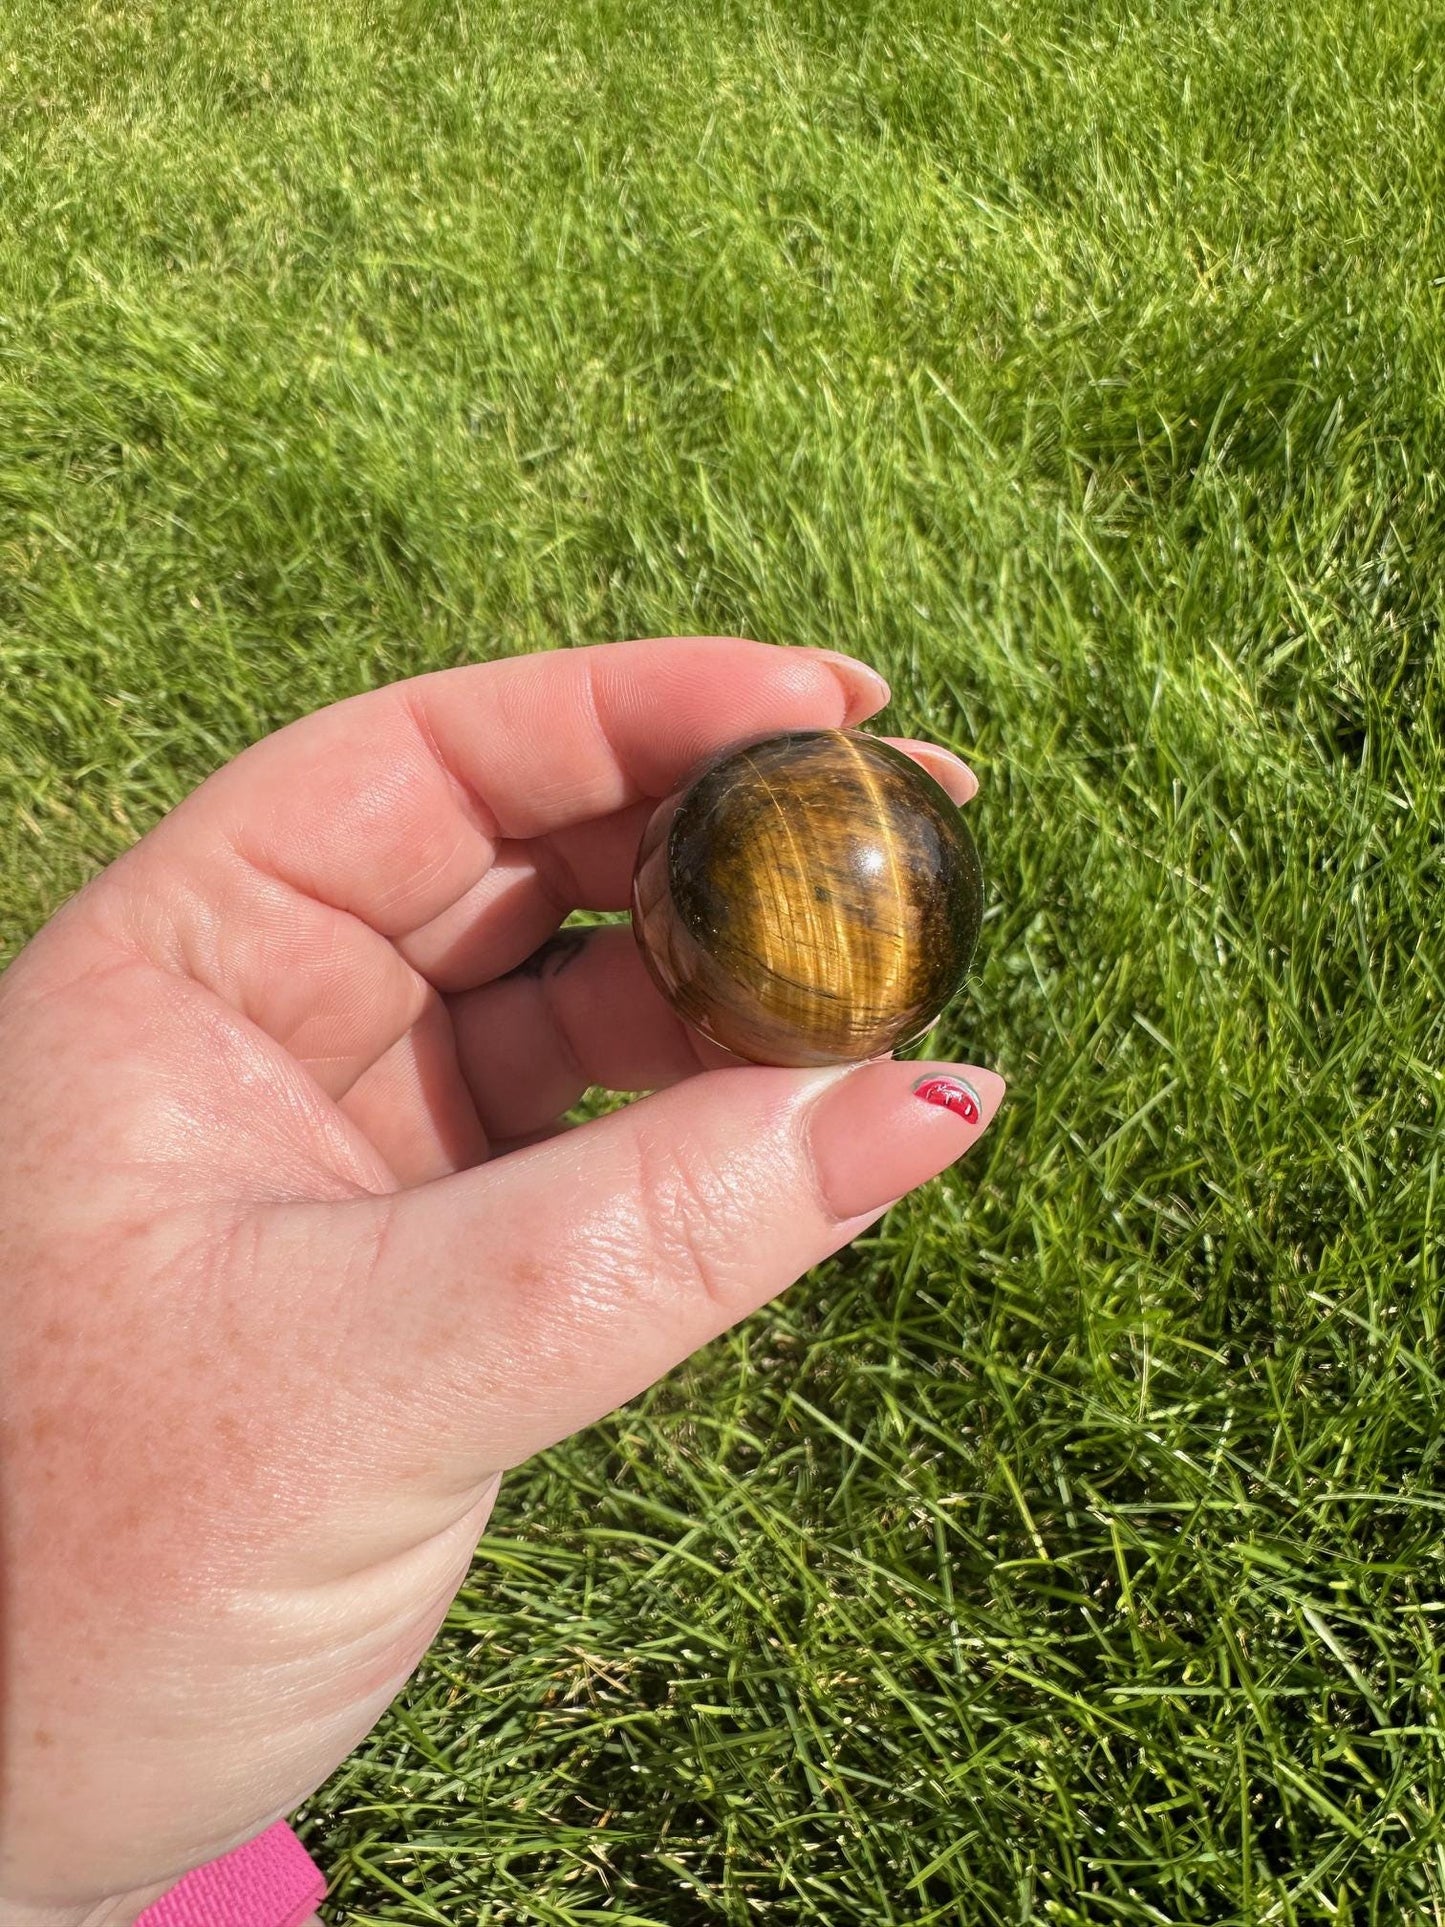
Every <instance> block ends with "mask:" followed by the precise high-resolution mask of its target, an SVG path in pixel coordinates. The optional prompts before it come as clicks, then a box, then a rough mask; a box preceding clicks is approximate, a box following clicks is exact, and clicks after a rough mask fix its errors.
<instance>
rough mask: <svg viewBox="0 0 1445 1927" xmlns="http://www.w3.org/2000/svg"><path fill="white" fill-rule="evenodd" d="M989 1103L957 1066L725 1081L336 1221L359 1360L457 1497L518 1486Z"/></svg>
mask: <svg viewBox="0 0 1445 1927" xmlns="http://www.w3.org/2000/svg"><path fill="white" fill-rule="evenodd" d="M1003 1093H1004V1083H1003V1079H1002V1078H1000V1077H998V1076H996V1075H995V1074H994V1073H993V1072H991V1071H986V1070H981V1069H977V1068H975V1067H973V1066H970V1065H952V1064H920V1063H916V1062H899V1061H895V1060H893V1059H879V1060H874V1061H872V1062H870V1063H866V1064H863V1065H854V1066H849V1067H847V1068H845V1069H842V1070H839V1069H836V1068H834V1069H829V1070H824V1071H798V1070H778V1069H771V1068H765V1067H761V1066H747V1067H729V1068H728V1069H725V1070H717V1071H710V1072H704V1073H703V1074H701V1075H699V1076H696V1077H692V1078H689V1079H687V1080H686V1081H685V1082H683V1083H681V1084H676V1085H673V1086H672V1087H671V1088H669V1089H667V1090H663V1091H657V1092H654V1093H653V1094H652V1095H651V1096H648V1097H644V1098H641V1099H639V1100H638V1101H637V1102H635V1103H633V1104H631V1105H628V1106H627V1107H626V1108H625V1109H623V1110H619V1111H614V1112H613V1113H611V1114H610V1115H609V1116H606V1117H602V1118H598V1119H596V1120H594V1121H593V1122H591V1123H588V1124H583V1125H579V1126H578V1127H577V1128H576V1129H574V1130H571V1131H567V1132H564V1133H562V1134H561V1135H560V1136H558V1137H555V1138H551V1139H549V1140H547V1141H545V1142H544V1143H540V1144H536V1145H532V1146H530V1147H528V1148H526V1149H524V1150H519V1151H514V1152H510V1153H508V1154H507V1155H506V1156H504V1157H500V1158H497V1159H495V1160H494V1161H493V1162H491V1163H489V1164H483V1165H479V1166H477V1167H475V1168H474V1169H471V1170H467V1171H460V1172H457V1173H455V1174H453V1175H451V1176H448V1177H444V1178H440V1179H437V1180H436V1181H434V1182H432V1183H430V1184H425V1185H420V1186H418V1187H416V1188H415V1189H413V1190H409V1191H401V1192H396V1193H393V1194H391V1195H389V1196H387V1197H385V1198H367V1199H360V1200H355V1201H351V1202H348V1203H346V1204H342V1205H339V1206H330V1207H328V1209H329V1210H332V1211H335V1212H337V1213H339V1214H340V1223H341V1226H344V1235H345V1236H346V1237H347V1238H348V1239H349V1240H353V1241H357V1242H353V1243H352V1244H351V1245H350V1248H349V1250H348V1252H347V1253H345V1254H344V1255H343V1262H344V1264H345V1267H346V1275H347V1276H349V1277H350V1278H351V1279H353V1280H356V1279H357V1278H358V1274H359V1276H360V1279H361V1281H362V1282H361V1283H360V1284H359V1285H358V1286H356V1289H357V1290H359V1292H360V1293H361V1294H362V1298H363V1302H362V1303H361V1304H357V1303H356V1302H355V1300H351V1299H349V1300H348V1311H349V1312H352V1313H353V1317H352V1318H350V1319H348V1323H349V1325H350V1328H351V1331H352V1332H353V1333H355V1334H356V1335H357V1336H356V1339H355V1341H354V1344H355V1345H356V1346H357V1347H359V1349H360V1350H361V1351H362V1353H363V1355H365V1354H370V1357H371V1361H372V1364H373V1367H374V1369H375V1372H376V1373H377V1374H380V1375H381V1378H382V1381H383V1383H384V1384H385V1385H386V1386H387V1387H388V1388H389V1389H390V1397H389V1398H388V1404H389V1405H391V1407H392V1411H393V1413H395V1414H396V1415H397V1416H400V1415H401V1414H400V1413H399V1412H398V1409H397V1408H398V1406H403V1407H408V1406H409V1407H410V1409H411V1412H412V1416H413V1420H414V1422H415V1423H416V1424H417V1425H419V1426H420V1427H421V1428H422V1429H423V1430H424V1433H425V1438H424V1440H417V1441H415V1443H416V1444H420V1445H422V1447H423V1460H424V1462H426V1463H429V1464H431V1465H434V1466H435V1467H436V1470H437V1474H438V1476H439V1477H440V1478H441V1479H443V1480H445V1481H446V1482H447V1484H448V1485H449V1486H450V1485H452V1484H453V1483H454V1482H461V1483H465V1482H466V1481H468V1480H469V1479H474V1478H478V1477H481V1476H483V1475H484V1474H486V1473H489V1472H492V1471H498V1470H502V1469H504V1468H506V1467H507V1466H510V1465H515V1464H517V1463H519V1462H520V1461H521V1460H523V1459H525V1458H528V1457H530V1456H531V1454H532V1453H534V1452H536V1451H539V1450H540V1449H542V1448H543V1447H544V1446H547V1445H549V1444H552V1443H553V1442H555V1441H556V1440H557V1439H560V1438H564V1437H566V1436H567V1434H568V1433H570V1432H574V1431H576V1430H577V1429H578V1428H579V1427H581V1426H584V1425H587V1424H590V1423H591V1422H592V1421H593V1420H595V1419H598V1418H600V1417H602V1416H603V1415H604V1414H605V1413H607V1412H610V1411H612V1410H613V1409H614V1408H615V1407H616V1406H618V1405H620V1404H622V1403H623V1402H624V1401H625V1400H627V1399H629V1398H631V1397H633V1396H635V1395H636V1394H637V1393H638V1392H640V1391H641V1390H642V1389H643V1388H644V1387H645V1386H647V1385H650V1384H651V1383H652V1382H653V1380H655V1379H657V1378H659V1377H661V1376H662V1374H663V1373H664V1372H666V1371H668V1370H669V1369H670V1368H671V1367H672V1366H674V1365H676V1364H678V1363H680V1361H681V1360H683V1359H684V1358H686V1357H687V1356H688V1354H689V1353H691V1352H693V1351H695V1350H696V1349H697V1347H698V1346H699V1345H702V1344H704V1343H706V1341H707V1340H708V1339H710V1338H713V1337H715V1336H716V1335H717V1334H718V1333H719V1332H721V1331H724V1330H726V1328H727V1327H728V1326H730V1325H732V1324H735V1323H736V1322H737V1321H738V1320H739V1319H740V1318H744V1317H746V1316H747V1314H748V1313H749V1312H751V1311H754V1310H756V1308H757V1307H758V1306H759V1305H761V1304H763V1303H765V1302H766V1301H767V1300H768V1299H770V1298H772V1297H774V1296H775V1295H776V1294H777V1293H778V1292H780V1291H782V1290H783V1289H784V1288H785V1287H786V1286H788V1285H789V1284H791V1283H792V1282H793V1281H794V1280H795V1279H796V1278H798V1277H799V1276H800V1275H801V1274H802V1273H803V1272H805V1271H806V1270H808V1268H809V1267H810V1266H812V1265H815V1264H817V1263H819V1262H820V1260H822V1259H823V1258H826V1257H827V1256H828V1254H829V1253H830V1252H833V1251H836V1250H837V1249H838V1248H839V1246H840V1245H843V1244H846V1243H847V1242H848V1240H849V1239H850V1238H852V1237H855V1236H856V1235H857V1233H858V1232H860V1231H861V1230H863V1229H864V1227H865V1226H867V1225H869V1224H871V1223H873V1222H874V1220H875V1219H877V1218H878V1217H880V1216H881V1215H882V1213H883V1211H884V1210H885V1209H886V1208H887V1206H888V1205H889V1204H890V1203H892V1202H893V1201H894V1199H896V1198H898V1197H900V1196H901V1195H902V1194H903V1193H904V1192H906V1191H909V1190H911V1189H912V1188H913V1187H914V1186H915V1185H918V1184H921V1183H923V1182H924V1180H925V1179H927V1178H930V1177H932V1176H934V1175H935V1174H936V1173H937V1172H939V1171H941V1170H943V1169H944V1167H945V1166H946V1165H948V1164H951V1163H952V1162H953V1161H954V1160H955V1159H956V1158H958V1157H960V1156H961V1155H962V1154H963V1153H964V1152H965V1151H967V1150H968V1149H969V1147H970V1146H971V1145H972V1144H973V1143H975V1142H976V1140H977V1139H978V1138H979V1137H980V1136H981V1135H982V1133H983V1132H984V1130H985V1129H986V1128H987V1126H988V1124H989V1122H990V1120H991V1119H992V1117H993V1114H994V1112H995V1110H996V1109H997V1108H998V1105H999V1102H1000V1100H1001V1099H1002V1097H1003ZM358 1214H359V1215H360V1218H361V1222H357V1216H358ZM358 1250H360V1251H361V1252H363V1253H364V1254H365V1262H364V1263H363V1264H362V1265H360V1266H358V1265H357V1263H356V1253H357V1251H358ZM356 1362H357V1363H360V1361H356ZM363 1377H365V1373H364V1372H363ZM399 1381H400V1383H399ZM374 1382H375V1380H374V1379H373V1383H374ZM407 1383H409V1384H411V1385H412V1386H413V1387H414V1388H415V1391H414V1394H413V1397H412V1398H411V1399H410V1400H401V1399H398V1398H397V1396H396V1395H397V1392H398V1391H399V1389H400V1384H407ZM404 1422H405V1421H404ZM439 1431H440V1434H441V1436H438V1433H439ZM412 1462H413V1463H415V1460H414V1459H413V1461H412Z"/></svg>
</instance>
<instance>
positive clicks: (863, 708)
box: [813, 649, 893, 723]
mask: <svg viewBox="0 0 1445 1927" xmlns="http://www.w3.org/2000/svg"><path fill="white" fill-rule="evenodd" d="M813 654H814V655H815V656H821V657H822V659H823V661H824V662H826V663H827V664H828V665H829V666H830V667H831V669H832V671H833V674H834V675H835V676H836V677H837V678H838V680H839V682H840V683H842V685H843V693H844V695H845V696H846V697H847V698H848V721H849V722H850V723H858V722H861V721H862V720H863V718H864V717H865V716H873V715H876V714H877V712H878V711H879V710H880V709H882V708H883V707H884V705H885V704H886V703H887V702H888V700H889V698H890V696H891V695H892V693H893V692H892V690H891V689H890V688H889V687H888V684H887V683H886V682H885V681H884V679H883V677H882V676H880V675H879V673H878V671H877V670H876V669H872V668H870V667H869V665H868V664H867V663H866V662H859V661H858V660H857V658H856V657H854V656H845V655H842V654H840V653H839V651H838V650H836V649H815V650H814V651H813Z"/></svg>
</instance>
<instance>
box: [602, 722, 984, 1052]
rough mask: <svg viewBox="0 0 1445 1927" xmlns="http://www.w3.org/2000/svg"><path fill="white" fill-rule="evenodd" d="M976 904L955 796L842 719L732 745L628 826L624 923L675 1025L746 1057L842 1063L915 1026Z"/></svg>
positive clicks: (942, 982)
mask: <svg viewBox="0 0 1445 1927" xmlns="http://www.w3.org/2000/svg"><path fill="white" fill-rule="evenodd" d="M982 914H983V877H982V872H981V871H980V868H979V861H978V852H977V850H976V849H975V848H974V842H973V838H972V836H971V835H970V834H969V831H968V827H967V825H966V824H965V822H964V820H963V816H962V813H961V812H960V811H959V809H958V807H957V805H956V804H955V803H954V802H953V800H952V798H951V797H950V796H949V795H948V793H947V791H945V790H944V789H943V788H942V787H941V786H940V785H939V784H938V783H936V782H935V781H934V779H933V778H932V777H931V776H929V775H928V774H927V773H926V771H924V770H923V769H921V768H920V767H919V766H918V764H917V763H915V762H914V761H913V760H912V758H911V757H908V756H905V755H904V754H903V752H902V751H901V750H898V749H894V748H893V746H892V745H891V744H889V743H884V742H881V741H880V740H879V739H878V738H877V737H876V736H864V735H860V734H859V733H858V732H857V731H855V730H848V729H793V730H787V731H785V732H784V733H783V734H781V735H776V736H767V737H764V738H762V739H761V740H759V741H754V742H748V743H741V744H738V745H737V746H735V747H734V748H732V749H730V750H727V751H725V752H724V753H723V754H722V755H721V756H718V757H715V758H714V759H713V760H712V761H711V762H709V763H707V764H705V765H704V766H703V768H702V769H701V770H698V771H695V772H694V773H693V775H692V776H691V777H690V778H689V780H688V781H687V782H686V783H685V784H684V785H683V787H682V788H680V789H678V790H675V791H674V792H673V794H672V795H671V796H669V797H667V798H666V799H665V800H664V801H663V802H662V803H660V804H659V805H658V808H657V810H656V812H655V813H654V815H653V816H652V818H651V820H650V821H649V823H648V825H647V829H646V830H645V832H644V833H643V838H642V843H641V846H640V848H639V850H638V856H637V868H636V871H635V873H634V876H633V881H632V927H633V930H634V932H635V933H636V936H637V941H638V943H639V944H640V946H641V948H642V954H643V957H644V958H645V959H646V962H647V967H648V969H649V970H650V971H651V973H652V976H653V978H654V980H655V982H656V983H657V985H658V987H659V989H660V990H661V991H662V993H663V995H664V996H665V997H666V998H667V999H668V1000H669V1002H670V1003H671V1004H672V1006H673V1008H674V1009H675V1010H676V1011H677V1012H678V1013H679V1015H680V1016H682V1017H684V1018H685V1019H686V1020H687V1022H688V1023H689V1024H691V1025H693V1026H694V1028H695V1029H697V1030H699V1031H701V1032H702V1033H703V1035H704V1036H706V1037H711V1038H712V1039H713V1040H714V1041H715V1042H716V1043H719V1044H721V1045H723V1046H724V1047H725V1048H726V1049H727V1050H730V1051H733V1052H734V1053H735V1054H736V1055H737V1056H739V1057H746V1058H750V1059H751V1060H752V1061H753V1062H754V1063H758V1064H797V1065H802V1064H847V1063H853V1062H857V1061H861V1060H862V1059H864V1058H868V1057H879V1056H883V1055H885V1054H886V1053H887V1052H889V1051H891V1050H894V1049H896V1048H898V1047H900V1046H902V1045H906V1044H909V1043H912V1042H913V1041H914V1040H915V1039H916V1038H918V1037H920V1036H921V1035H922V1034H923V1032H924V1031H926V1030H927V1029H928V1027H929V1025H930V1024H932V1023H933V1021H934V1019H935V1018H936V1017H937V1016H938V1014H939V1012H940V1011H941V1010H942V1009H943V1008H944V1006H945V1005H946V1004H947V1003H948V1001H949V999H950V998H951V997H952V996H953V994H954V992H955V991H956V990H957V988H958V985H959V983H960V981H961V979H962V977H963V974H964V972H965V971H966V970H967V968H968V965H969V960H970V958H971V957H972V955H973V948H974V944H975V942H976V941H977V939H978V928H979V923H980V920H981V918H982Z"/></svg>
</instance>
